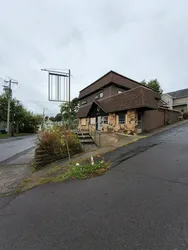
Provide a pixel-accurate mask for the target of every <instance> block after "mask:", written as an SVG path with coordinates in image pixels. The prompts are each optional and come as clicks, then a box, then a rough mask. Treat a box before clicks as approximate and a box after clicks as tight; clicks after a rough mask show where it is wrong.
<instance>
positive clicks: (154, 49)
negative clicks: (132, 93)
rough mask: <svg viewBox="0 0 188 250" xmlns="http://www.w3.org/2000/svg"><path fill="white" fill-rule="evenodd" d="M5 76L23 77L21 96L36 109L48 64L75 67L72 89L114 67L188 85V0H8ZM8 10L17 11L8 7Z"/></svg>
mask: <svg viewBox="0 0 188 250" xmlns="http://www.w3.org/2000/svg"><path fill="white" fill-rule="evenodd" d="M0 4H1V10H2V11H1V15H0V34H1V39H0V77H4V76H6V75H7V76H11V77H13V78H15V79H17V80H18V81H19V82H20V87H19V89H18V90H17V91H15V97H17V98H18V99H20V100H21V101H22V102H23V103H24V105H25V106H26V107H28V108H29V109H30V110H32V111H34V112H42V108H43V107H44V108H48V111H47V112H49V113H50V114H52V113H56V112H58V110H59V107H58V104H57V103H51V102H48V100H47V74H45V73H44V72H41V71H40V69H41V68H57V69H62V68H70V69H71V71H72V75H73V76H74V78H72V79H71V84H72V91H71V96H72V97H75V96H77V95H78V93H79V90H80V89H82V88H83V87H85V86H87V85H88V84H89V83H91V82H92V81H94V80H96V79H97V78H98V77H100V76H101V75H102V74H105V73H106V72H107V71H108V70H111V69H113V70H115V71H117V72H119V73H121V74H124V75H126V76H128V77H130V78H133V79H135V80H138V81H141V80H143V79H146V80H150V79H151V78H158V80H159V81H160V82H161V85H162V88H163V89H164V90H165V91H171V90H175V89H179V88H184V87H187V86H188V85H187V78H188V72H187V69H186V66H187V58H188V49H187V44H188V32H187V22H188V16H187V13H186V10H187V8H188V2H187V1H186V0H179V1H176V0H166V1H164V0H143V1H138V0H116V1H114V0H103V1H100V0H96V1H86V0H80V1H74V0H64V1H62V0H48V1H47V0H40V1H38V0H33V1H30V0H17V1H12V0H7V1H3V0H0ZM7 13H9V14H8V15H7Z"/></svg>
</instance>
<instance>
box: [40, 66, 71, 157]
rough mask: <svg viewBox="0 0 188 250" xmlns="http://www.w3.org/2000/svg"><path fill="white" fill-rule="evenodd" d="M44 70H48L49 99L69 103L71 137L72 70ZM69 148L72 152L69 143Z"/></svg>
mask: <svg viewBox="0 0 188 250" xmlns="http://www.w3.org/2000/svg"><path fill="white" fill-rule="evenodd" d="M41 70H42V71H47V72H48V100H49V101H53V102H60V103H67V104H68V131H69V137H70V127H71V119H70V115H71V114H70V113H71V112H70V108H71V107H70V98H71V97H70V89H71V80H70V78H71V71H70V69H69V70H66V71H61V70H51V69H41ZM67 150H68V154H69V160H70V153H69V148H68V143H67Z"/></svg>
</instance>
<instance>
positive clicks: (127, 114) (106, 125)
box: [77, 71, 179, 134]
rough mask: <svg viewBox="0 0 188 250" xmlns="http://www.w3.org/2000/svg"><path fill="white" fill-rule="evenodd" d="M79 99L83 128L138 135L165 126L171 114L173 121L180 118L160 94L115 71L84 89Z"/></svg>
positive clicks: (79, 114) (80, 124)
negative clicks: (167, 106) (167, 105)
mask: <svg viewBox="0 0 188 250" xmlns="http://www.w3.org/2000/svg"><path fill="white" fill-rule="evenodd" d="M79 100H80V107H79V110H78V114H77V117H78V118H79V129H80V130H98V131H104V132H105V131H113V132H126V133H130V134H135V133H141V132H142V131H149V130H151V129H153V128H156V127H160V126H163V125H164V124H165V121H166V120H167V115H168V120H169V121H170V122H174V121H176V120H178V114H179V113H178V112H173V111H169V110H168V109H167V108H166V106H165V105H164V103H165V102H163V101H161V96H160V95H159V93H157V92H155V91H153V90H152V89H150V88H148V87H146V86H144V85H142V84H140V83H139V82H136V81H134V80H132V79H130V78H127V77H125V76H123V75H120V74H118V73H116V72H114V71H110V72H108V73H107V74H105V75H104V76H102V77H101V78H99V79H98V80H96V81H95V82H93V83H92V84H90V85H89V86H87V87H86V88H84V89H82V90H81V91H80V94H79ZM171 113H172V115H171ZM171 116H172V117H171Z"/></svg>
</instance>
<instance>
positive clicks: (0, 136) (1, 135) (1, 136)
mask: <svg viewBox="0 0 188 250" xmlns="http://www.w3.org/2000/svg"><path fill="white" fill-rule="evenodd" d="M24 135H29V134H27V133H21V134H14V136H11V135H10V134H1V133H0V139H6V138H9V137H17V136H24Z"/></svg>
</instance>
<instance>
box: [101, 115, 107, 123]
mask: <svg viewBox="0 0 188 250" xmlns="http://www.w3.org/2000/svg"><path fill="white" fill-rule="evenodd" d="M102 123H103V124H108V116H102Z"/></svg>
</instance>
